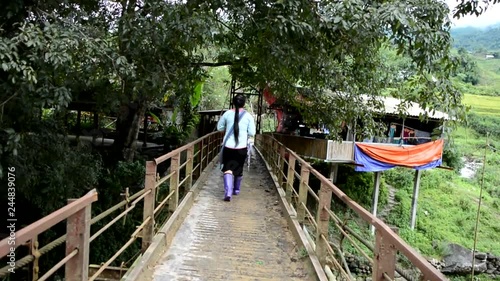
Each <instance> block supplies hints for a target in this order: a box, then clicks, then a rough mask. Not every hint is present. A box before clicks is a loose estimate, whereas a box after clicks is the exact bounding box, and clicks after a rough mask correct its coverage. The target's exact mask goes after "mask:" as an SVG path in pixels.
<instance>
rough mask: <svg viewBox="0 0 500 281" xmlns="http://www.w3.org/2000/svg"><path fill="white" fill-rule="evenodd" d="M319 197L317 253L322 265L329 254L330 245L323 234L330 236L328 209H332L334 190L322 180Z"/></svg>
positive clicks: (326, 236)
mask: <svg viewBox="0 0 500 281" xmlns="http://www.w3.org/2000/svg"><path fill="white" fill-rule="evenodd" d="M318 197H319V203H318V210H317V215H316V216H317V217H316V223H317V225H318V229H317V232H316V255H317V256H318V260H319V262H320V263H321V266H324V265H325V264H326V257H327V255H328V248H327V247H328V246H327V244H326V242H325V240H324V239H323V238H322V237H321V236H324V237H325V238H326V239H328V237H329V236H328V228H329V226H330V214H328V211H327V210H330V204H331V202H332V190H331V189H330V188H329V187H328V186H327V185H325V184H324V183H323V182H321V185H320V189H319V194H318Z"/></svg>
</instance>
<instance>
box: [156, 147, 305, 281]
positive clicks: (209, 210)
mask: <svg viewBox="0 0 500 281" xmlns="http://www.w3.org/2000/svg"><path fill="white" fill-rule="evenodd" d="M256 158H257V159H253V162H252V166H251V168H250V171H248V169H246V168H245V175H244V176H245V178H244V180H243V183H242V188H241V193H240V195H238V196H233V199H232V201H231V202H224V201H223V200H222V197H223V193H224V191H223V182H222V174H221V172H220V171H219V170H218V169H216V168H214V169H213V171H211V174H210V176H209V178H208V180H207V181H206V183H205V185H204V186H203V187H202V189H201V191H200V194H199V196H198V198H197V199H196V200H195V204H194V205H193V207H192V208H191V210H190V211H189V214H188V215H187V217H186V220H185V221H184V223H183V224H182V226H181V227H180V229H179V230H178V232H177V233H176V235H175V237H174V239H173V241H172V245H171V246H170V247H169V249H168V250H167V251H166V252H165V253H164V254H163V256H162V257H161V259H160V260H159V262H158V264H157V265H156V266H155V268H154V273H153V276H152V280H154V281H166V280H179V281H180V280H207V281H211V280H287V281H288V280H315V278H314V277H313V276H312V275H308V272H307V270H306V266H305V257H302V256H301V254H300V252H301V251H300V249H299V246H297V245H298V244H296V243H295V240H294V238H293V236H292V234H291V232H290V231H289V230H288V227H287V222H286V219H285V217H284V216H283V213H282V210H281V207H280V205H279V204H278V201H277V200H278V195H277V191H276V189H275V188H274V184H273V182H272V179H271V177H270V176H269V174H268V172H267V169H266V168H265V165H264V164H263V162H262V160H261V159H260V157H258V156H257V157H256Z"/></svg>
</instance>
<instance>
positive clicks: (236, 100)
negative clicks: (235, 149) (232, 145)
mask: <svg viewBox="0 0 500 281" xmlns="http://www.w3.org/2000/svg"><path fill="white" fill-rule="evenodd" d="M245 102H246V98H245V96H244V95H241V94H239V95H236V96H234V97H233V104H234V125H233V128H234V140H235V141H236V145H238V135H239V134H240V128H239V126H238V123H239V122H240V108H242V107H243V106H245Z"/></svg>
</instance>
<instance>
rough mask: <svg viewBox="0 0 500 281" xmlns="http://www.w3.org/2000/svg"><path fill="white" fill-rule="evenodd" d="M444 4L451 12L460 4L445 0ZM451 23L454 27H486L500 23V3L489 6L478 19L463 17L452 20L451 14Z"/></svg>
mask: <svg viewBox="0 0 500 281" xmlns="http://www.w3.org/2000/svg"><path fill="white" fill-rule="evenodd" d="M446 3H447V4H448V6H449V7H450V9H451V11H452V12H453V10H454V9H455V7H456V6H457V5H458V4H459V3H460V2H459V1H457V0H446ZM450 18H451V21H452V22H453V23H454V27H466V26H473V27H486V26H488V25H492V24H495V23H500V3H498V4H495V5H490V6H489V7H488V9H487V10H486V12H484V13H483V14H482V15H480V16H479V17H476V16H475V15H474V16H465V17H462V18H460V19H459V20H457V19H454V18H453V14H450Z"/></svg>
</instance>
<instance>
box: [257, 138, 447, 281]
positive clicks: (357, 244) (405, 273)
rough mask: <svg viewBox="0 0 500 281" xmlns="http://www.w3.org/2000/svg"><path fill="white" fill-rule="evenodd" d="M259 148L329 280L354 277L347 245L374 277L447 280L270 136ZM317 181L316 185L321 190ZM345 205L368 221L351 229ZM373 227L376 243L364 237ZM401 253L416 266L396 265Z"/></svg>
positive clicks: (259, 140)
mask: <svg viewBox="0 0 500 281" xmlns="http://www.w3.org/2000/svg"><path fill="white" fill-rule="evenodd" d="M256 147H257V149H258V150H259V151H260V152H261V154H262V156H263V158H264V160H265V161H266V165H268V169H270V172H271V174H272V176H273V178H274V180H275V181H276V182H277V185H278V188H279V189H280V193H282V194H285V197H286V203H287V206H286V208H287V209H290V210H292V213H293V214H292V216H295V219H296V220H297V221H298V223H299V224H300V226H301V227H302V229H303V232H304V236H305V237H308V240H309V242H310V244H312V245H313V247H312V248H313V249H314V250H313V253H310V254H313V255H315V256H316V257H317V259H318V260H319V262H320V263H321V266H322V268H323V269H324V273H325V274H326V275H327V276H329V277H330V278H329V279H330V280H335V278H336V277H335V276H334V275H335V274H337V275H338V276H337V278H341V280H355V279H354V277H353V275H352V273H351V272H350V269H349V266H348V263H347V262H346V260H345V258H344V257H345V254H346V253H347V252H348V251H347V250H345V249H347V248H350V250H349V251H350V252H352V253H353V255H356V256H358V257H362V259H364V260H365V261H367V262H369V263H370V264H371V271H372V280H374V281H379V280H394V278H395V275H396V272H397V273H398V274H399V275H401V276H402V277H404V278H406V279H407V280H416V279H421V280H433V281H434V280H447V279H446V278H445V277H444V275H443V274H441V273H440V272H439V271H438V270H437V269H435V268H434V267H433V266H432V265H431V264H430V263H429V262H427V261H426V260H425V258H423V257H422V256H421V255H419V254H418V253H417V252H416V251H415V250H414V249H413V248H412V247H411V246H409V245H408V244H407V243H406V242H405V241H404V240H403V239H401V238H400V237H399V236H398V234H397V233H396V231H395V230H394V229H391V228H390V227H389V226H388V225H386V224H385V223H384V222H382V221H381V220H380V219H378V218H377V217H375V216H373V215H372V214H371V213H370V212H369V211H367V210H366V209H364V208H363V207H361V206H360V205H359V204H358V203H356V202H355V201H353V200H352V199H351V198H349V197H348V196H347V195H346V194H344V193H343V192H342V191H341V190H340V189H339V188H338V187H336V186H335V185H334V184H333V183H332V182H331V181H330V180H329V179H327V178H326V177H325V176H323V175H322V174H321V173H320V172H318V171H317V170H315V169H313V167H312V166H311V165H310V164H309V163H308V162H306V161H305V160H303V159H302V158H301V157H299V156H298V155H297V153H296V152H294V151H292V150H291V149H289V148H287V147H286V146H284V145H283V144H282V143H281V142H279V141H278V140H276V139H275V138H273V137H272V135H270V134H265V135H258V136H257V138H256ZM314 182H316V184H317V185H318V186H317V187H316V189H317V192H316V191H315V187H314V186H313V185H314V184H313V183H314ZM332 197H333V199H334V200H332ZM332 202H338V203H339V204H342V203H340V202H343V206H340V205H333V206H332V205H331V204H332ZM342 208H344V209H346V210H347V211H346V213H351V214H352V215H351V216H355V218H353V219H351V220H350V221H351V222H352V221H354V223H355V225H359V223H360V222H364V225H361V226H359V227H357V228H356V229H353V228H355V227H353V226H352V225H349V223H347V222H348V219H346V217H341V215H340V214H339V213H341V212H340V210H341V209H342ZM334 210H335V211H334ZM370 226H373V227H374V228H375V237H371V238H370V239H372V240H373V239H374V241H372V242H370V241H367V240H368V239H366V238H364V237H363V230H365V234H367V233H369V228H370ZM311 234H312V235H311ZM368 235H369V234H368ZM369 236H371V235H369ZM335 240H336V241H335ZM346 244H347V245H346ZM398 252H399V253H400V256H399V259H404V260H407V261H408V262H409V263H410V264H412V265H413V268H412V270H413V271H411V270H406V269H403V268H402V267H400V266H399V265H398V264H397V260H398V258H397V253H398Z"/></svg>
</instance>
